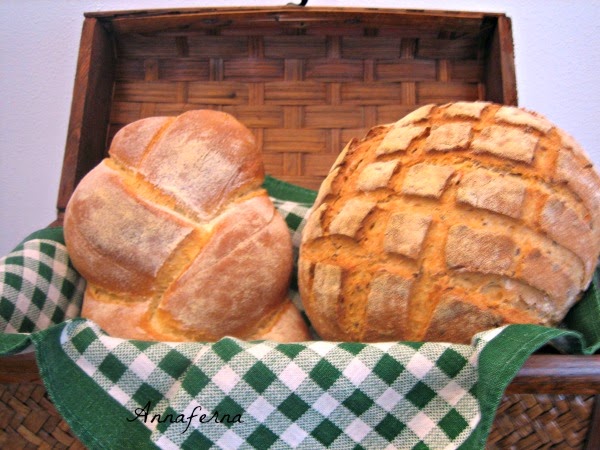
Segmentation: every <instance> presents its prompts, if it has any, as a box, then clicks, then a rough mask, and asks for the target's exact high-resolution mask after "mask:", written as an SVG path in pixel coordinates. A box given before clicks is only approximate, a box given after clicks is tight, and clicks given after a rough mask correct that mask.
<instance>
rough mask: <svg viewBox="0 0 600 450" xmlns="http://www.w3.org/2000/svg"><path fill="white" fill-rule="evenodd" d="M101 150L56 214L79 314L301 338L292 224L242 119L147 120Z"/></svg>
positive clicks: (106, 320) (206, 331)
mask: <svg viewBox="0 0 600 450" xmlns="http://www.w3.org/2000/svg"><path fill="white" fill-rule="evenodd" d="M109 154H110V158H107V159H105V160H104V161H102V162H101V163H100V164H99V165H98V166H97V167H95V168H94V169H93V170H92V171H91V172H89V173H88V174H87V175H86V176H85V177H84V178H83V180H82V181H81V182H80V183H79V185H78V186H77V189H76V190H75V192H74V194H73V196H72V197H71V199H70V201H69V204H68V206H67V210H66V213H65V224H64V226H65V240H66V243H67V248H68V251H69V254H70V256H71V258H72V261H73V264H74V265H75V267H76V268H77V270H79V271H80V272H81V274H82V275H83V276H84V277H85V278H86V280H87V282H88V284H87V288H86V292H85V297H84V303H83V311H82V315H83V316H84V317H87V318H90V319H92V320H94V321H95V322H97V323H98V324H99V325H100V326H101V327H102V328H104V330H105V331H107V332H108V333H109V334H111V335H114V336H118V337H123V338H130V339H148V340H163V341H182V340H216V339H218V338H220V337H222V336H225V335H231V336H236V337H239V338H243V339H258V338H261V339H267V338H272V339H274V340H281V341H298V340H306V339H308V338H309V335H308V330H307V328H306V325H305V324H304V321H303V319H302V317H301V316H300V314H299V312H298V310H297V309H295V307H294V306H293V305H292V303H291V302H290V301H289V300H288V299H287V298H286V295H287V290H288V287H289V284H288V283H289V278H290V275H291V270H292V244H291V237H290V233H289V230H288V228H287V225H286V223H285V221H284V220H283V218H282V217H281V216H280V215H279V214H278V213H277V211H276V210H275V208H274V206H273V204H272V202H271V200H270V199H269V197H268V195H267V193H266V191H265V190H263V189H261V187H260V186H261V183H262V182H263V180H264V172H263V166H262V158H261V154H260V151H259V150H258V148H257V146H256V145H255V141H254V137H253V135H252V133H251V132H250V131H249V130H248V129H247V128H246V127H244V126H243V125H242V124H241V123H239V122H238V121H237V120H235V119H234V118H233V117H232V116H230V115H228V114H226V113H222V112H217V111H208V110H205V111H190V112H187V113H184V114H182V115H180V116H179V117H176V118H173V117H153V118H148V119H143V120H139V121H137V122H134V123H132V124H130V125H127V126H126V127H124V128H123V129H121V130H120V131H119V132H118V133H117V134H116V135H115V137H114V139H113V141H112V144H111V148H110V151H109Z"/></svg>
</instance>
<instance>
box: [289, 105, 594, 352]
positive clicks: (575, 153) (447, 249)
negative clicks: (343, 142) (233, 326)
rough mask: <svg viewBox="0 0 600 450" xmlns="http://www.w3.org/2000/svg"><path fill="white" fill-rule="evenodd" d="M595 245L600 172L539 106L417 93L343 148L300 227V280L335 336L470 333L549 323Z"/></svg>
mask: <svg viewBox="0 0 600 450" xmlns="http://www.w3.org/2000/svg"><path fill="white" fill-rule="evenodd" d="M599 254H600V176H599V175H598V173H597V172H596V171H595V170H594V168H593V167H592V164H591V162H590V160H589V158H587V156H586V155H585V152H584V151H583V150H582V149H581V148H580V147H579V146H578V145H577V144H576V143H575V141H574V140H573V139H572V138H571V137H569V136H568V135H567V134H566V133H564V132H563V131H562V130H560V129H559V128H557V127H555V126H554V125H553V124H552V123H550V122H549V121H548V120H547V119H545V118H544V117H542V116H541V115H539V114H536V113H533V112H528V111H525V110H523V109H520V108H516V107H509V106H501V105H496V104H492V103H487V102H456V103H451V104H447V105H441V106H436V105H426V106H423V107H421V108H419V109H417V110H415V111H414V112H412V113H411V114H409V115H408V116H406V117H404V118H403V119H401V120H399V121H398V122H396V123H393V124H389V125H382V126H378V127H375V128H373V129H372V130H371V131H370V132H369V133H368V135H367V136H366V137H365V138H364V139H363V140H360V141H359V140H356V141H353V142H351V143H349V145H348V146H347V147H346V148H345V149H344V151H343V155H342V156H341V157H340V158H338V160H337V161H336V163H335V164H334V165H333V167H332V168H331V170H330V172H329V175H328V176H327V178H326V180H325V181H324V182H323V184H322V186H321V189H320V190H319V194H318V197H317V202H316V204H315V206H314V208H313V210H312V213H311V216H310V217H309V218H308V221H307V225H306V227H305V228H304V230H303V241H302V245H301V249H300V261H299V286H300V292H301V295H302V301H303V303H304V306H305V308H306V312H307V315H308V317H309V318H310V319H311V322H312V324H313V326H314V327H315V329H316V331H317V332H318V333H319V335H320V336H321V337H323V338H325V339H331V340H357V341H377V340H423V339H426V340H443V341H453V342H469V341H470V339H471V337H472V335H473V334H474V333H475V332H477V331H480V330H483V329H487V328H491V327H494V326H498V325H502V324H507V323H537V324H543V325H556V324H557V323H559V321H560V320H562V318H563V317H564V315H565V314H566V312H567V311H568V309H569V308H570V307H571V306H572V305H573V304H574V303H575V302H576V301H577V300H578V299H579V298H580V296H581V293H582V291H583V290H584V289H585V288H586V287H587V286H588V285H589V283H590V280H591V277H592V275H593V271H594V268H595V267H596V264H597V261H598V256H599Z"/></svg>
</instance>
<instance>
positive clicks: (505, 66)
mask: <svg viewBox="0 0 600 450" xmlns="http://www.w3.org/2000/svg"><path fill="white" fill-rule="evenodd" d="M498 37H499V41H500V42H499V43H500V68H501V70H502V96H503V97H504V104H506V105H514V106H516V105H517V104H518V95H517V76H516V71H515V49H514V42H513V35H512V21H511V20H510V18H509V17H506V16H499V17H498Z"/></svg>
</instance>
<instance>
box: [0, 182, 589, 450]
mask: <svg viewBox="0 0 600 450" xmlns="http://www.w3.org/2000/svg"><path fill="white" fill-rule="evenodd" d="M266 187H267V189H268V190H269V193H270V194H271V196H272V197H273V199H274V202H275V204H276V206H277V208H278V210H279V211H280V212H281V213H282V214H283V215H284V217H285V218H286V222H287V223H288V225H289V227H290V230H291V232H292V235H293V241H294V243H295V246H296V247H297V246H298V245H299V233H300V229H301V226H302V223H303V219H304V217H305V216H306V213H307V211H308V209H309V207H310V205H311V204H312V201H313V200H314V193H313V192H312V191H306V190H302V189H297V188H295V187H293V186H289V185H287V184H285V183H282V182H279V181H277V180H274V179H268V180H267V183H266ZM61 232H62V230H61V229H49V230H43V231H42V232H40V233H38V234H37V235H34V236H31V237H30V238H29V239H27V240H26V242H24V243H23V244H22V245H20V246H19V247H18V248H17V249H15V252H13V253H11V254H10V255H8V256H7V257H6V258H4V259H3V260H0V265H2V276H3V283H2V287H0V289H1V293H2V299H1V300H0V321H1V322H0V331H2V332H3V333H4V334H0V355H7V354H13V353H17V352H20V351H23V350H24V349H25V350H26V349H28V348H32V349H33V351H35V354H36V358H37V361H38V365H39V367H40V372H41V375H42V378H43V380H44V383H45V385H46V388H47V390H48V392H49V394H50V396H51V397H52V400H53V402H54V404H55V405H56V407H57V409H58V410H59V411H60V412H61V414H62V415H63V416H64V418H65V419H66V420H67V422H68V423H69V424H70V426H71V428H72V429H73V430H74V432H75V433H76V434H77V435H78V436H79V438H80V439H81V440H82V441H83V442H84V444H86V445H87V446H88V447H90V448H111V449H112V448H114V449H121V448H165V449H169V448H190V449H197V448H200V449H201V448H225V449H237V448H244V449H245V448H256V449H266V448H305V449H318V448H340V449H346V448H366V449H371V448H377V449H379V448H401V449H403V448H406V449H413V448H414V449H419V448H432V449H439V448H448V449H451V448H466V449H471V448H473V449H476V448H483V446H484V443H485V441H486V438H487V434H488V432H489V429H490V427H491V423H492V421H493V418H494V415H495V411H496V408H497V406H498V403H499V401H500V398H501V395H502V393H503V391H504V388H505V387H506V385H507V384H508V383H509V382H510V380H511V379H512V377H513V376H514V375H515V374H516V372H517V371H518V370H519V368H520V367H521V365H522V364H523V362H524V361H525V360H526V359H527V357H528V356H529V355H530V354H531V353H532V352H533V351H535V350H536V349H537V348H539V347H540V346H542V345H544V344H546V343H548V342H550V341H552V342H554V343H556V344H557V345H558V344H560V345H562V346H563V347H565V346H566V347H568V348H569V350H570V351H572V352H575V353H593V352H595V351H596V350H597V349H598V347H599V341H600V330H599V324H600V321H599V320H598V318H599V317H600V294H599V292H600V289H599V283H598V281H599V280H598V273H597V276H596V277H595V278H594V283H593V286H592V287H591V288H590V290H589V291H588V293H587V295H586V297H585V298H584V300H582V302H580V303H579V304H578V306H577V307H576V308H575V309H574V310H573V311H572V312H571V314H570V316H569V318H568V320H567V324H569V325H570V326H572V327H573V328H574V329H577V330H578V331H567V330H560V329H551V328H544V327H538V326H529V325H513V326H508V327H503V328H498V329H494V330H490V331H488V332H485V333H481V334H479V335H477V336H475V337H474V340H473V343H472V345H454V344H446V343H410V342H389V343H378V344H361V343H336V342H326V341H314V342H304V343H291V344H278V343H275V342H272V341H258V342H244V341H240V340H238V339H234V338H224V339H222V340H220V341H218V342H216V343H211V344H206V343H167V342H145V341H132V340H124V339H118V338H113V337H110V336H107V335H106V334H105V333H104V332H103V331H102V330H100V329H99V328H98V326H97V325H96V324H94V323H93V322H90V321H88V320H84V319H78V318H73V317H75V316H76V315H77V311H78V309H79V304H80V302H81V297H82V292H83V287H84V284H83V283H84V282H83V281H82V280H81V277H79V275H78V274H77V273H76V272H75V271H74V270H73V268H72V266H71V265H70V263H69V261H68V256H67V255H66V252H65V249H64V242H63V241H62V234H61ZM51 247H54V249H52V248H51ZM54 259H56V260H57V262H54ZM19 267H21V269H22V270H21V272H19ZM48 268H52V269H53V270H50V271H49V270H48ZM35 272H40V274H41V276H35V275H34V273H35ZM294 283H295V281H293V283H292V293H293V292H294V291H293V290H294V287H295V286H294ZM43 296H45V297H46V298H47V299H48V302H49V303H51V305H50V306H46V305H44V304H42V302H40V299H41V298H42V297H43ZM25 297H28V298H29V299H30V302H31V303H32V304H33V305H34V306H27V307H26V306H25V303H26V302H25ZM34 298H35V299H34ZM295 299H296V301H297V302H299V296H297V295H295ZM69 300H70V301H71V303H69ZM65 301H66V303H65ZM13 303H14V304H15V305H16V306H10V305H12V304H13ZM9 304H10V305H9ZM57 311H58V312H57ZM590 319H591V320H590ZM53 323H54V325H52V324H53ZM48 325H50V326H48ZM15 331H17V332H16V333H15ZM586 342H587V344H586Z"/></svg>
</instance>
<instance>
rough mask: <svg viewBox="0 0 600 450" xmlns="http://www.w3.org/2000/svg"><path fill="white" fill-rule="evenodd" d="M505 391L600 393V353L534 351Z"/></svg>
mask: <svg viewBox="0 0 600 450" xmlns="http://www.w3.org/2000/svg"><path fill="white" fill-rule="evenodd" d="M39 378H40V377H39V372H38V367H37V364H36V361H35V355H34V354H33V353H27V354H22V355H13V356H5V357H0V383H15V382H26V381H36V380H39ZM506 392H507V393H510V394H517V393H520V394H524V393H533V394H588V395H589V394H592V395H594V394H600V355H591V356H570V355H533V356H531V357H530V358H529V359H528V360H527V361H526V362H525V364H524V365H523V367H522V368H521V370H520V371H519V373H518V374H517V375H516V377H515V378H514V379H513V380H512V382H511V383H510V384H509V386H508V388H507V390H506ZM598 416H599V417H600V413H598ZM598 448H600V447H598Z"/></svg>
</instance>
